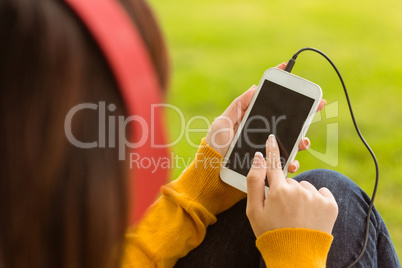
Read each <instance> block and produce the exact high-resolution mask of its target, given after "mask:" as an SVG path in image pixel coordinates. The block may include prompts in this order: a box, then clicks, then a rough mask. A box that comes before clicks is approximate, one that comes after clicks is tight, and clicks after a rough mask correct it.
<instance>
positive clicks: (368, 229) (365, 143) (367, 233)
mask: <svg viewBox="0 0 402 268" xmlns="http://www.w3.org/2000/svg"><path fill="white" fill-rule="evenodd" d="M307 50H310V51H314V52H316V53H318V54H320V55H321V56H323V57H324V58H325V59H326V60H327V61H328V62H329V63H330V64H331V65H332V67H333V68H334V69H335V71H336V73H337V74H338V77H339V79H340V80H341V83H342V87H343V90H344V92H345V97H346V101H347V102H348V106H349V111H350V116H351V117H352V121H353V124H354V126H355V129H356V132H357V134H358V135H359V137H360V140H361V141H362V142H363V144H364V145H365V146H366V148H367V150H368V151H369V152H370V154H371V157H372V158H373V160H374V164H375V170H376V176H375V185H374V190H373V195H372V197H371V201H370V206H369V209H368V212H367V220H366V230H365V235H364V244H363V248H362V250H361V252H360V255H359V256H358V257H357V258H356V260H355V261H354V262H353V263H352V264H350V265H349V266H348V268H350V267H353V266H354V265H356V264H357V263H358V262H359V260H360V259H361V258H362V257H363V255H364V253H365V251H366V247H367V242H368V238H369V231H370V216H371V213H372V211H373V206H374V199H375V196H376V194H377V188H378V179H379V169H378V162H377V158H376V157H375V154H374V152H373V150H371V148H370V146H369V145H368V143H367V142H366V140H365V139H364V138H363V135H362V134H361V132H360V129H359V127H358V126H357V123H356V119H355V116H354V114H353V110H352V105H351V103H350V99H349V94H348V91H347V90H346V85H345V82H344V81H343V78H342V76H341V74H340V72H339V70H338V68H336V66H335V64H334V63H333V62H332V60H331V59H330V58H329V57H328V56H327V55H325V54H324V53H323V52H322V51H320V50H318V49H315V48H312V47H305V48H302V49H300V50H299V51H297V52H296V53H295V54H294V55H293V57H292V58H291V59H290V60H289V62H288V64H287V66H286V68H285V71H287V72H289V73H290V72H291V71H292V69H293V66H294V65H295V63H296V59H297V56H299V54H300V53H301V52H303V51H307Z"/></svg>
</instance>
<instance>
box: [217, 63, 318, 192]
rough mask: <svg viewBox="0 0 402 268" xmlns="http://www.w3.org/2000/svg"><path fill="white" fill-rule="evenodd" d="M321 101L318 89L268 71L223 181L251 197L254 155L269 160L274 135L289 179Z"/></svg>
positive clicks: (239, 132) (242, 125)
mask: <svg viewBox="0 0 402 268" xmlns="http://www.w3.org/2000/svg"><path fill="white" fill-rule="evenodd" d="M321 98H322V91H321V88H320V87H319V86H318V85H316V84H314V83H312V82H310V81H308V80H306V79H303V78H301V77H298V76H296V75H293V74H291V73H288V72H285V71H282V70H280V69H277V68H270V69H268V70H267V71H266V72H265V73H264V75H263V76H262V79H261V81H260V83H259V85H258V87H257V90H256V92H255V94H254V96H253V98H252V100H251V103H250V105H249V107H248V109H247V111H246V112H245V115H244V117H243V120H242V121H241V123H240V125H239V128H238V130H237V132H236V135H235V137H234V139H233V141H232V144H231V145H230V147H229V150H228V152H227V154H226V156H225V158H224V161H223V163H222V167H221V170H220V177H221V179H222V180H223V181H224V182H226V183H227V184H229V185H231V186H233V187H235V188H237V189H239V190H241V191H243V192H246V193H247V183H246V177H247V174H248V172H249V170H250V168H251V165H252V161H253V158H254V154H255V153H256V152H257V151H259V152H261V153H262V154H263V155H264V157H265V142H266V140H267V139H268V136H269V135H270V134H274V135H275V137H276V139H277V142H278V145H279V149H280V153H281V163H282V169H283V173H284V174H285V176H286V175H287V169H288V166H289V163H290V162H291V161H293V160H294V158H295V156H296V153H297V151H298V148H299V142H300V140H301V139H302V137H303V136H304V135H305V134H306V132H307V129H308V127H309V125H310V124H311V120H312V119H313V117H314V114H315V113H316V111H317V108H318V105H319V103H320V101H321ZM267 189H268V183H267V181H266V190H267Z"/></svg>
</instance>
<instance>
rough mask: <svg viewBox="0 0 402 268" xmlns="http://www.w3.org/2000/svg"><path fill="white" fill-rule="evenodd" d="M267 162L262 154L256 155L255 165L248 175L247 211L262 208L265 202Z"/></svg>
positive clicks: (257, 153)
mask: <svg viewBox="0 0 402 268" xmlns="http://www.w3.org/2000/svg"><path fill="white" fill-rule="evenodd" d="M265 176H266V162H265V158H264V156H263V155H262V153H260V152H256V153H255V155H254V160H253V165H252V166H251V168H250V171H249V172H248V174H247V210H248V212H250V210H254V209H256V208H257V209H258V208H259V207H262V206H263V204H264V200H265Z"/></svg>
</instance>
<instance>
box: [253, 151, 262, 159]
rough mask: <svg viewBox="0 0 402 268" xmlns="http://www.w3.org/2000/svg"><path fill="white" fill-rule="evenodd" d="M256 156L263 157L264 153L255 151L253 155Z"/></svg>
mask: <svg viewBox="0 0 402 268" xmlns="http://www.w3.org/2000/svg"><path fill="white" fill-rule="evenodd" d="M257 156H259V157H261V158H264V155H263V154H262V153H261V152H255V155H254V157H257Z"/></svg>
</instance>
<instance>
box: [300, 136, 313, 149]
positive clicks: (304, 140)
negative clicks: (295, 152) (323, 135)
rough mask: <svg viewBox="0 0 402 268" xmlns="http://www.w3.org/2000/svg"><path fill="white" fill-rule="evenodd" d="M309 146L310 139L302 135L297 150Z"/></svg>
mask: <svg viewBox="0 0 402 268" xmlns="http://www.w3.org/2000/svg"><path fill="white" fill-rule="evenodd" d="M310 146H311V141H310V139H309V138H307V137H304V138H302V139H301V140H300V142H299V151H303V150H307V149H308V148H310Z"/></svg>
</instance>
